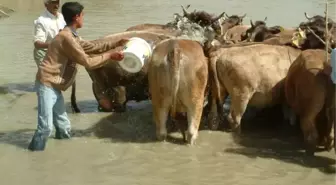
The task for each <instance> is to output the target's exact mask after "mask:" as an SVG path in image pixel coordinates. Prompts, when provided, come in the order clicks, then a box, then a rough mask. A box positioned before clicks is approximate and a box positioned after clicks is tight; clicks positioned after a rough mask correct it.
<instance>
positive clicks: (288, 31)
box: [241, 17, 297, 44]
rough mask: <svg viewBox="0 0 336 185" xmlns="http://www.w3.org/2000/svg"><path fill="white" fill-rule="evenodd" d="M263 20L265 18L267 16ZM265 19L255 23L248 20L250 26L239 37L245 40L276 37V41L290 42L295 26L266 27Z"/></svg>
mask: <svg viewBox="0 0 336 185" xmlns="http://www.w3.org/2000/svg"><path fill="white" fill-rule="evenodd" d="M265 20H267V17H266V18H265ZM265 20H264V21H256V22H255V23H253V22H252V20H250V24H251V27H250V28H249V29H248V30H246V33H245V35H243V36H242V38H241V39H242V40H244V41H247V42H263V41H265V40H267V39H271V38H274V37H276V38H278V43H282V44H285V43H288V42H291V39H292V37H293V34H294V33H295V32H296V30H297V29H296V28H283V27H281V26H272V27H268V26H267V25H266V23H265ZM273 40H275V39H273ZM273 43H274V42H273Z"/></svg>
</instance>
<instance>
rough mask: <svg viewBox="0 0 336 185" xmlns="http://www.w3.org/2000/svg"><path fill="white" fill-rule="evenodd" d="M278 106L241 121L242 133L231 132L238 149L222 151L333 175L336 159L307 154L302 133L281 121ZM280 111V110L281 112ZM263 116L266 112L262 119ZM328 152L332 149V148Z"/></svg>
mask: <svg viewBox="0 0 336 185" xmlns="http://www.w3.org/2000/svg"><path fill="white" fill-rule="evenodd" d="M277 109H280V107H275V108H273V110H263V111H260V112H257V113H256V117H255V118H254V119H250V120H244V121H245V122H243V123H242V124H243V125H242V135H240V136H238V135H235V134H233V133H232V138H233V141H234V142H235V143H236V144H238V146H239V147H238V148H227V149H225V152H227V153H234V154H239V155H244V156H247V157H250V158H257V157H259V158H269V159H276V160H280V161H283V162H286V163H292V164H297V165H301V166H304V167H309V168H316V169H318V170H320V171H321V172H323V173H326V174H335V173H336V169H335V166H333V165H334V164H335V162H336V161H335V159H332V158H328V157H324V156H321V155H319V152H321V151H323V149H318V151H317V152H316V153H315V156H308V155H306V153H305V150H304V146H303V139H302V133H301V131H300V128H299V126H298V125H296V126H294V127H293V126H290V125H287V124H284V122H283V121H280V120H281V118H279V116H280V115H279V112H280V111H279V110H278V111H277ZM280 113H281V112H280ZM262 115H268V116H267V118H265V116H264V118H263V116H262ZM330 152H334V151H333V150H332V151H330Z"/></svg>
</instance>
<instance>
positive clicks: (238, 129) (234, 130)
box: [232, 125, 241, 135]
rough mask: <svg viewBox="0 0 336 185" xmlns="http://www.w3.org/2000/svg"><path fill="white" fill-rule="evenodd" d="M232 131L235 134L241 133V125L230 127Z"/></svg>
mask: <svg viewBox="0 0 336 185" xmlns="http://www.w3.org/2000/svg"><path fill="white" fill-rule="evenodd" d="M232 131H233V132H234V133H235V134H237V135H241V126H240V125H238V126H236V127H235V128H234V129H232Z"/></svg>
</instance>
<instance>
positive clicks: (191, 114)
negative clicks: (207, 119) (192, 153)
mask: <svg viewBox="0 0 336 185" xmlns="http://www.w3.org/2000/svg"><path fill="white" fill-rule="evenodd" d="M201 97H204V96H201ZM203 102H204V98H199V99H197V100H196V102H195V101H194V104H191V106H190V107H188V113H187V117H188V131H187V132H188V133H187V141H188V144H190V145H194V144H195V141H196V139H197V136H198V128H199V125H200V122H201V118H202V111H203Z"/></svg>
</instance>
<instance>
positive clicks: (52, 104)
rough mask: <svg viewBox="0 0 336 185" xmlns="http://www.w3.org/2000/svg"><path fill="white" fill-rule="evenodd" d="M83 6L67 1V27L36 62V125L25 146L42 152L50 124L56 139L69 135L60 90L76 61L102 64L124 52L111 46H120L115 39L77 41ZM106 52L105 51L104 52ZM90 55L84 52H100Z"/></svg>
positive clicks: (74, 71)
mask: <svg viewBox="0 0 336 185" xmlns="http://www.w3.org/2000/svg"><path fill="white" fill-rule="evenodd" d="M83 9H84V7H83V6H82V5H81V4H80V3H78V2H67V3H64V4H63V6H62V14H63V17H64V20H65V22H66V24H67V26H66V27H65V28H64V29H63V30H62V31H61V32H60V33H59V34H58V35H57V36H56V37H55V38H54V39H53V40H52V41H51V43H50V45H49V47H48V51H47V53H46V56H45V57H44V59H43V61H42V62H41V64H40V65H39V69H38V72H37V74H36V82H35V87H36V91H37V97H38V125H37V129H36V131H35V134H34V136H33V138H32V141H31V142H30V144H29V146H28V149H29V150H31V151H42V150H44V149H45V146H46V143H47V139H48V137H49V136H50V135H51V131H52V129H53V125H54V126H55V128H56V134H55V135H56V139H67V138H70V137H71V135H70V130H71V125H70V121H69V119H68V116H67V113H66V110H65V105H64V99H63V95H62V92H61V91H65V90H66V89H68V88H69V87H70V86H71V85H72V83H73V82H74V80H75V76H76V74H77V64H80V65H82V66H84V67H85V68H87V69H95V68H99V67H101V66H103V65H104V64H106V63H107V61H108V60H109V59H112V60H113V61H120V60H122V59H123V57H124V55H123V53H122V52H116V51H113V50H111V49H113V48H115V47H117V46H120V45H123V44H124V43H126V42H127V40H123V39H122V40H120V41H118V42H115V41H110V42H94V43H93V42H88V41H84V40H80V39H79V37H78V35H77V32H76V30H77V29H79V28H81V27H82V26H83ZM105 51H107V52H105ZM102 52H105V53H103V54H100V55H96V56H94V57H89V56H88V55H87V53H102Z"/></svg>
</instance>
